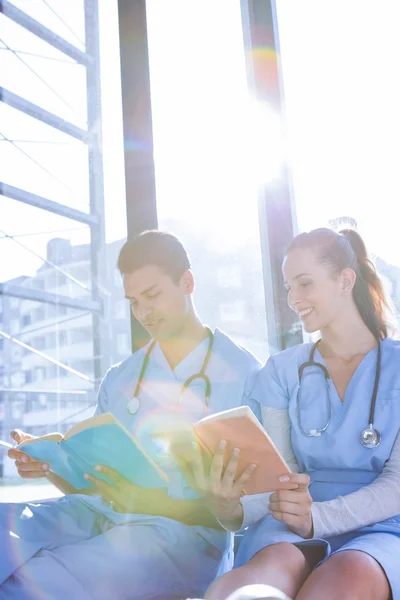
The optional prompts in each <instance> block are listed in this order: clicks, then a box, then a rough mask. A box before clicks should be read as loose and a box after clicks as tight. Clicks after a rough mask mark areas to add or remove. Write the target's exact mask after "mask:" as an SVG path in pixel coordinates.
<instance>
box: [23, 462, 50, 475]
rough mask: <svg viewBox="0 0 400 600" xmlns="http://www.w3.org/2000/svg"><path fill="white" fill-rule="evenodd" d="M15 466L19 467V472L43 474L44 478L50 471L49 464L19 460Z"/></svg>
mask: <svg viewBox="0 0 400 600" xmlns="http://www.w3.org/2000/svg"><path fill="white" fill-rule="evenodd" d="M15 466H16V467H17V469H18V471H19V472H23V473H41V476H42V477H43V476H44V474H45V473H46V472H47V471H48V470H49V465H48V464H47V463H40V462H29V463H25V462H21V461H19V460H16V461H15Z"/></svg>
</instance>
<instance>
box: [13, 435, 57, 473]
mask: <svg viewBox="0 0 400 600" xmlns="http://www.w3.org/2000/svg"><path fill="white" fill-rule="evenodd" d="M10 435H11V437H12V439H13V440H14V441H15V442H17V444H19V443H21V442H23V441H25V440H33V439H34V437H35V436H33V435H29V433H24V432H23V431H21V430H20V429H14V430H13V431H12V432H11V434H10ZM8 456H9V458H11V459H12V460H15V466H16V467H17V470H18V474H19V475H20V476H21V477H22V478H23V479H40V478H41V477H47V476H48V475H49V474H50V472H49V465H48V464H47V463H42V462H40V461H38V460H35V459H34V458H31V457H30V456H28V455H27V454H24V453H23V452H22V451H21V450H19V449H18V448H12V449H11V450H9V451H8Z"/></svg>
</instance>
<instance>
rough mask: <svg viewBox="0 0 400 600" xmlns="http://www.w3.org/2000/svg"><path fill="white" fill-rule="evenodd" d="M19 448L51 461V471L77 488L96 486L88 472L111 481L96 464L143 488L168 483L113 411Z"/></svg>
mask: <svg viewBox="0 0 400 600" xmlns="http://www.w3.org/2000/svg"><path fill="white" fill-rule="evenodd" d="M18 448H19V449H20V450H22V452H25V454H28V455H29V456H31V457H32V458H35V459H37V460H40V461H41V462H43V463H47V464H48V465H49V467H50V471H53V473H56V474H57V475H59V476H60V477H62V478H63V479H65V480H66V481H68V483H70V484H71V485H73V486H74V487H75V488H77V489H81V488H87V487H90V486H91V485H92V484H91V483H90V482H89V481H86V479H85V478H84V474H85V473H91V474H92V475H95V477H98V478H100V479H104V480H105V481H108V483H110V481H109V480H108V479H107V477H105V476H104V475H102V474H101V473H98V472H97V471H95V470H94V467H95V466H96V465H105V466H107V467H110V468H111V469H114V470H116V471H118V472H119V473H120V474H121V475H123V477H125V478H126V479H128V480H129V481H131V482H132V483H135V484H137V485H140V486H142V487H146V488H159V487H166V486H167V481H168V478H167V476H166V475H165V474H164V473H163V471H162V470H161V469H160V468H159V467H158V466H157V465H156V463H155V462H154V461H153V460H152V459H151V458H150V456H148V454H147V453H146V452H145V450H144V449H143V448H141V447H140V445H139V444H138V442H137V441H136V440H135V439H134V438H133V437H132V436H131V434H130V433H129V431H128V430H127V429H126V428H125V427H124V426H123V425H122V423H120V422H119V421H118V420H117V419H116V418H115V417H114V416H113V415H112V414H111V413H104V414H101V415H98V416H96V417H92V418H90V419H86V420H85V421H82V422H81V423H78V424H77V425H74V426H73V427H71V429H69V431H67V433H66V434H65V435H64V436H63V435H61V434H60V433H50V434H48V435H45V436H43V437H38V438H34V439H33V440H27V441H24V442H21V443H20V444H19V446H18Z"/></svg>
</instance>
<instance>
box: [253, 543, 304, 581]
mask: <svg viewBox="0 0 400 600" xmlns="http://www.w3.org/2000/svg"><path fill="white" fill-rule="evenodd" d="M260 562H262V563H263V564H268V566H270V567H273V566H275V565H276V566H277V568H279V569H282V566H284V567H285V570H286V572H290V573H292V574H293V575H295V576H296V575H298V574H299V572H303V570H304V568H305V566H306V560H305V558H304V555H303V553H302V552H301V550H299V548H297V547H296V546H294V545H293V544H290V543H289V542H278V543H277V544H273V545H271V546H267V547H266V548H263V549H262V550H260V551H259V552H257V554H255V555H254V556H253V558H252V559H251V560H250V563H252V564H259V563H260Z"/></svg>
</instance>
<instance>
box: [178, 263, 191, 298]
mask: <svg viewBox="0 0 400 600" xmlns="http://www.w3.org/2000/svg"><path fill="white" fill-rule="evenodd" d="M181 285H182V286H183V291H184V292H185V294H186V295H187V296H190V295H191V294H193V292H194V277H193V273H192V271H191V270H190V269H188V270H187V271H185V272H184V274H183V275H182V279H181Z"/></svg>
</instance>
